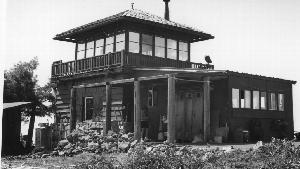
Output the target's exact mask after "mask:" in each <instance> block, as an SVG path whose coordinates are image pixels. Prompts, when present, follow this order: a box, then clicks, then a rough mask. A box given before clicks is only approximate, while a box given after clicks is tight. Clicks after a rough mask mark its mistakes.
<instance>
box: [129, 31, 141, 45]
mask: <svg viewBox="0 0 300 169" xmlns="http://www.w3.org/2000/svg"><path fill="white" fill-rule="evenodd" d="M129 41H130V42H137V43H139V42H140V34H139V33H135V32H129Z"/></svg>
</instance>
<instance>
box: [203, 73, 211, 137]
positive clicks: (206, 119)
mask: <svg viewBox="0 0 300 169" xmlns="http://www.w3.org/2000/svg"><path fill="white" fill-rule="evenodd" d="M204 81H205V82H204V84H203V95H204V104H203V105H204V108H203V109H204V120H203V121H204V122H203V124H204V141H205V142H208V141H209V139H210V84H209V83H210V81H209V77H205V78H204Z"/></svg>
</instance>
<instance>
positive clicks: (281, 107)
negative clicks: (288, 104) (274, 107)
mask: <svg viewBox="0 0 300 169" xmlns="http://www.w3.org/2000/svg"><path fill="white" fill-rule="evenodd" d="M278 110H279V111H284V94H280V93H279V94H278Z"/></svg>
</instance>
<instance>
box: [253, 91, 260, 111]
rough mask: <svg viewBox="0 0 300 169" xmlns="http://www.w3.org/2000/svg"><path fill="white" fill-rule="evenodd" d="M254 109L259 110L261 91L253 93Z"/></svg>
mask: <svg viewBox="0 0 300 169" xmlns="http://www.w3.org/2000/svg"><path fill="white" fill-rule="evenodd" d="M252 102H253V109H259V91H253V100H252Z"/></svg>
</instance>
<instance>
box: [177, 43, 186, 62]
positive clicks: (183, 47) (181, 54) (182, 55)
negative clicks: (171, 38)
mask: <svg viewBox="0 0 300 169" xmlns="http://www.w3.org/2000/svg"><path fill="white" fill-rule="evenodd" d="M179 60H182V61H187V60H188V44H187V43H185V42H179Z"/></svg>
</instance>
